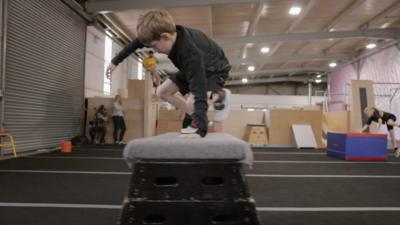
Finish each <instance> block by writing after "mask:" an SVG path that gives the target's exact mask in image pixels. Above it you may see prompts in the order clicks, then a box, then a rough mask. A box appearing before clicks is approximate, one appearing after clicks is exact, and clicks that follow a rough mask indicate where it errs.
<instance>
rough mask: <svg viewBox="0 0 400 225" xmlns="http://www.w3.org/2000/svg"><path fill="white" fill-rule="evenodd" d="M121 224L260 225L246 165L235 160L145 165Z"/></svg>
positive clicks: (137, 167) (136, 175) (136, 172)
mask: <svg viewBox="0 0 400 225" xmlns="http://www.w3.org/2000/svg"><path fill="white" fill-rule="evenodd" d="M118 224H121V225H128V224H131V225H145V224H162V225H188V224H190V225H214V224H230V225H259V222H258V218H257V214H256V209H255V203H254V200H252V198H251V196H250V193H249V190H248V187H247V183H246V181H245V176H244V171H243V167H242V163H240V162H237V161H236V162H235V161H232V160H190V161H182V160H171V159H168V160H145V161H143V160H140V161H138V162H136V163H134V167H133V174H132V178H131V182H130V188H129V191H128V197H127V198H126V199H125V201H124V206H123V210H122V215H121V218H120V221H119V223H118Z"/></svg>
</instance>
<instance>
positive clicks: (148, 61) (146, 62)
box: [143, 51, 160, 87]
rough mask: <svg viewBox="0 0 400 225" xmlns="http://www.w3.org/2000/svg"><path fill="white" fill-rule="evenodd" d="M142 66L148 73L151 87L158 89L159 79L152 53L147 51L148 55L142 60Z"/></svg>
mask: <svg viewBox="0 0 400 225" xmlns="http://www.w3.org/2000/svg"><path fill="white" fill-rule="evenodd" d="M143 66H144V67H145V68H146V70H148V71H149V72H150V75H151V80H152V81H153V87H158V86H159V85H160V77H159V76H158V74H157V72H156V67H157V60H156V58H154V52H153V51H149V55H148V56H146V57H145V58H144V59H143Z"/></svg>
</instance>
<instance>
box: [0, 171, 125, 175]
mask: <svg viewBox="0 0 400 225" xmlns="http://www.w3.org/2000/svg"><path fill="white" fill-rule="evenodd" d="M0 173H56V174H96V175H131V174H132V172H104V171H71V170H65V171H63V170H0Z"/></svg>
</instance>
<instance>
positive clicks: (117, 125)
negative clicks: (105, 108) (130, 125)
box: [112, 95, 126, 144]
mask: <svg viewBox="0 0 400 225" xmlns="http://www.w3.org/2000/svg"><path fill="white" fill-rule="evenodd" d="M112 120H113V123H114V133H113V137H114V144H125V143H124V142H123V141H122V140H123V139H124V134H125V130H126V125H125V120H124V107H123V106H122V98H121V96H120V95H116V96H115V98H114V104H113V111H112ZM118 132H119V135H118Z"/></svg>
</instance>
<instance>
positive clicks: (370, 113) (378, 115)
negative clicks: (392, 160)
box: [361, 107, 400, 158]
mask: <svg viewBox="0 0 400 225" xmlns="http://www.w3.org/2000/svg"><path fill="white" fill-rule="evenodd" d="M364 114H365V115H366V116H367V117H368V121H367V124H365V125H364V126H363V128H362V129H361V132H364V131H365V130H366V129H367V128H368V127H369V126H370V125H371V123H372V121H374V122H377V123H378V124H379V126H378V127H380V126H381V125H382V124H386V127H387V129H388V132H389V135H390V139H391V141H392V145H393V148H394V151H395V153H394V155H395V157H396V158H399V157H400V150H399V149H398V147H397V143H396V137H395V136H394V131H393V127H394V126H399V124H398V123H397V122H396V116H395V115H393V114H391V113H388V112H385V111H382V110H379V109H377V108H375V107H366V108H365V109H364Z"/></svg>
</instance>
